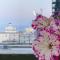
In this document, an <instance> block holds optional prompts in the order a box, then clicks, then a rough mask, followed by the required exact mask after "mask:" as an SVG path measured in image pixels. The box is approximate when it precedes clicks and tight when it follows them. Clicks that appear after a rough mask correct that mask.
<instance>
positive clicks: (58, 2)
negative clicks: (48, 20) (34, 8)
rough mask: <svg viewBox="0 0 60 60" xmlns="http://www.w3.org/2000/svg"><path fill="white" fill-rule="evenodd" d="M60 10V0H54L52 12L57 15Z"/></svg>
mask: <svg viewBox="0 0 60 60" xmlns="http://www.w3.org/2000/svg"><path fill="white" fill-rule="evenodd" d="M59 12H60V0H52V14H53V15H54V16H55V17H57V16H58V15H59Z"/></svg>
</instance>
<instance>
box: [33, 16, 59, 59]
mask: <svg viewBox="0 0 60 60" xmlns="http://www.w3.org/2000/svg"><path fill="white" fill-rule="evenodd" d="M32 28H33V29H35V30H36V32H37V38H36V39H35V40H34V42H33V44H32V48H33V51H34V55H35V56H36V57H37V58H38V59H39V60H54V57H53V56H54V55H55V56H59V54H60V21H59V20H56V19H54V18H53V17H50V18H47V17H45V16H42V15H38V16H36V18H35V20H33V22H32Z"/></svg>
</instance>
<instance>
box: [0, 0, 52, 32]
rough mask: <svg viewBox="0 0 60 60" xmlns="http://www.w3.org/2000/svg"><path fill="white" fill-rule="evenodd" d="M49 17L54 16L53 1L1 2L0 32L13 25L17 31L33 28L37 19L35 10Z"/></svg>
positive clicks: (0, 0) (2, 0)
mask: <svg viewBox="0 0 60 60" xmlns="http://www.w3.org/2000/svg"><path fill="white" fill-rule="evenodd" d="M35 9H36V11H37V12H38V11H39V12H40V10H41V9H42V15H44V16H46V17H49V16H51V14H52V0H0V31H4V29H5V27H6V26H7V25H8V23H12V25H13V26H15V27H16V28H17V31H20V30H24V29H25V28H28V27H30V26H31V23H32V20H33V19H34V18H35V16H34V15H33V10H35Z"/></svg>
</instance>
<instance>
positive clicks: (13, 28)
mask: <svg viewBox="0 0 60 60" xmlns="http://www.w3.org/2000/svg"><path fill="white" fill-rule="evenodd" d="M5 32H16V28H15V27H14V26H13V25H12V24H11V23H9V24H8V26H7V27H6V28H5Z"/></svg>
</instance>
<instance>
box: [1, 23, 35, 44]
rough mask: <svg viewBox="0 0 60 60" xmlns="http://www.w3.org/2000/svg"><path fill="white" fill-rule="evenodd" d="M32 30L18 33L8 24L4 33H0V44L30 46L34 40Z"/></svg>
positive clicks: (28, 29)
mask: <svg viewBox="0 0 60 60" xmlns="http://www.w3.org/2000/svg"><path fill="white" fill-rule="evenodd" d="M34 38H35V37H34V33H33V32H32V28H27V29H26V30H25V31H20V32H18V31H17V30H16V28H15V27H14V26H13V25H12V24H11V23H9V24H8V25H7V26H6V27H5V31H4V32H0V43H2V44H25V45H26V44H28V45H29V44H32V42H33V40H34Z"/></svg>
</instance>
